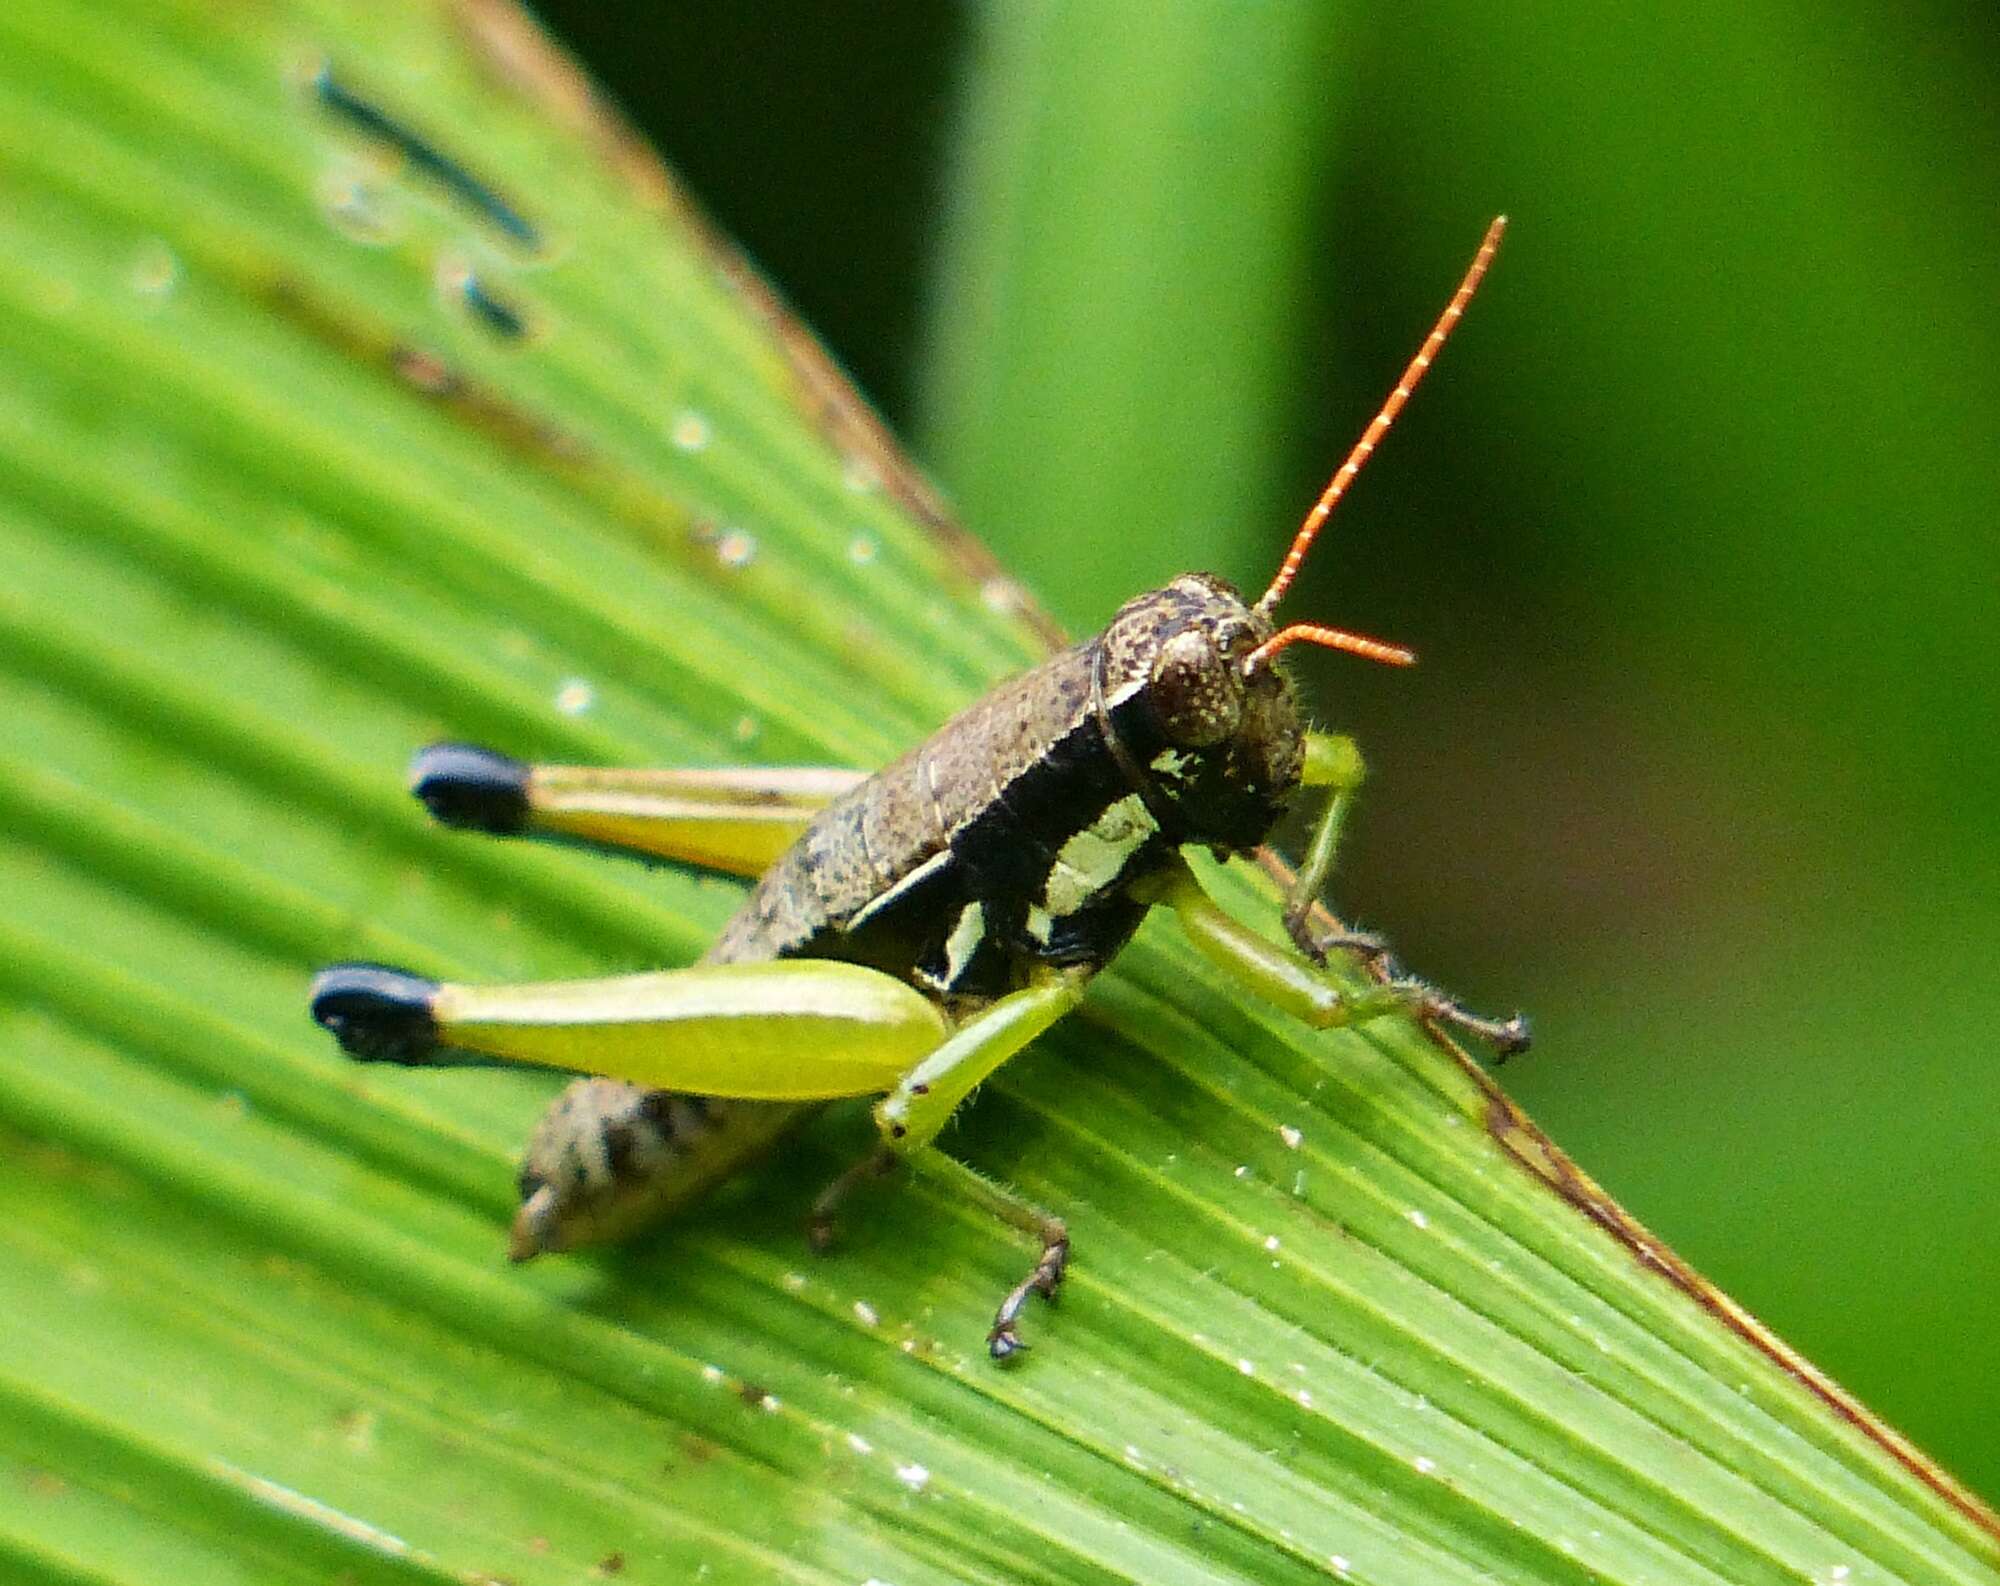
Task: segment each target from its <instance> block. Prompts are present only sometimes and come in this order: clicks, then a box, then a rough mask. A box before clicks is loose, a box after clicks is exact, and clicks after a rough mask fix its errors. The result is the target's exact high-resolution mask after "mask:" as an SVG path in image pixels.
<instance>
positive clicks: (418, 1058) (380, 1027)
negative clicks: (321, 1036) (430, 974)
mask: <svg viewBox="0 0 2000 1586" xmlns="http://www.w3.org/2000/svg"><path fill="white" fill-rule="evenodd" d="M437 993H438V983H437V982H436V981H435V980H426V979H424V977H423V976H421V975H412V974H409V973H407V972H406V971H404V970H401V969H391V968H390V967H388V966H387V965H386V964H332V965H329V966H328V967H327V968H325V969H322V970H321V971H320V972H319V973H318V974H317V975H315V976H314V977H313V983H312V1016H313V1018H314V1019H315V1020H316V1021H318V1023H320V1024H321V1025H323V1026H324V1027H325V1028H326V1029H327V1030H329V1031H331V1032H332V1034H333V1038H334V1039H335V1040H336V1041H338V1042H339V1043H340V1045H341V1049H342V1050H343V1051H345V1052H346V1053H347V1054H348V1055H349V1056H350V1057H358V1058H361V1059H363V1060H364V1061H367V1062H378V1063H421V1062H423V1061H424V1059H425V1058H427V1057H428V1056H429V1055H430V1054H431V1052H432V1051H433V1050H434V1049H435V1048H436V1046H437V1041H438V1029H437V1021H436V1019H434V1018H433V1017H432V1016H431V1006H432V1003H433V1002H434V1001H435V1000H436V997H437Z"/></svg>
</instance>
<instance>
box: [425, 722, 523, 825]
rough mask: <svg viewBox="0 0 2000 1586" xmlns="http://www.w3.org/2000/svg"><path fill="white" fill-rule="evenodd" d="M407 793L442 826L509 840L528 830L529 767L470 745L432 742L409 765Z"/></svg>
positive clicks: (510, 756) (492, 751)
mask: <svg viewBox="0 0 2000 1586" xmlns="http://www.w3.org/2000/svg"><path fill="white" fill-rule="evenodd" d="M410 791H411V792H412V793H414V794H416V796H417V797H418V798H419V799H420V800H422V801H423V805H424V808H426V809H427V810H429V811H430V812H431V814H432V815H433V816H434V817H435V818H436V819H437V821H438V823H439V824H440V825H443V826H452V827H456V828H458V829H459V830H461V831H473V832H491V833H494V834H495V835H497V836H501V837H511V836H514V835H516V834H518V833H520V832H523V831H525V830H526V829H527V825H528V767H527V766H526V765H525V764H524V763H523V762H521V761H519V760H516V759H515V758H514V757H513V756H512V755H505V754H500V753H499V752H497V751H496V750H492V749H482V748H480V747H479V746H478V745H476V744H469V743H434V744H432V745H431V746H430V747H429V748H428V749H424V750H422V751H420V752H419V753H418V755H417V757H416V759H415V760H413V761H411V762H410Z"/></svg>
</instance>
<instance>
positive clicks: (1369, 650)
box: [1243, 622, 1417, 673]
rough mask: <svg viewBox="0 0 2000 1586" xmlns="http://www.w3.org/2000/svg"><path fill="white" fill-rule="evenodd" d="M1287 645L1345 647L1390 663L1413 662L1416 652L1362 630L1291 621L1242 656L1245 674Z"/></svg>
mask: <svg viewBox="0 0 2000 1586" xmlns="http://www.w3.org/2000/svg"><path fill="white" fill-rule="evenodd" d="M1288 644H1317V645H1320V646H1321V647H1322V648H1325V649H1328V650H1345V651H1346V652H1347V653H1348V654H1349V655H1360V656H1366V657H1367V658H1368V659H1369V660H1371V661H1384V662H1387V663H1388V664H1389V665H1390V666H1415V665H1416V664H1417V652H1416V651H1415V650H1406V649H1404V648H1403V646H1402V645H1400V644H1388V643H1385V642H1384V641H1383V640H1381V639H1371V638H1369V637H1368V636H1367V635H1366V634H1363V633H1349V632H1348V631H1347V630H1346V629H1345V628H1322V627H1321V626H1320V625H1319V624H1318V623H1316V622H1295V623H1293V624H1292V625H1291V626H1290V627H1289V628H1280V629H1279V630H1278V631H1277V632H1276V633H1274V634H1272V635H1271V637H1270V638H1268V639H1266V640H1265V641H1264V642H1263V643H1262V644H1260V645H1258V646H1257V648H1256V649H1254V650H1252V651H1251V652H1250V653H1249V654H1248V655H1246V656H1245V657H1244V658H1243V670H1244V671H1245V672H1246V673H1249V672H1254V671H1256V670H1257V668H1258V667H1260V666H1268V665H1270V662H1271V657H1272V656H1274V655H1276V654H1277V653H1278V652H1279V651H1280V650H1282V649H1284V648H1285V646H1286V645H1288Z"/></svg>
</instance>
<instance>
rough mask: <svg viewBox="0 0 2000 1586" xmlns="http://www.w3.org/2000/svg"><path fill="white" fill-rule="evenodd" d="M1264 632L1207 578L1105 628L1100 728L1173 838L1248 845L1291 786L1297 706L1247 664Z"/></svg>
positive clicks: (1224, 588) (1267, 632) (1145, 600)
mask: <svg viewBox="0 0 2000 1586" xmlns="http://www.w3.org/2000/svg"><path fill="white" fill-rule="evenodd" d="M1272 632H1273V630H1272V626H1271V621H1270V619H1269V618H1268V617H1266V616H1264V615H1263V614H1262V613H1260V612H1258V611H1256V610H1254V609H1253V608H1252V607H1251V606H1250V605H1249V604H1248V603H1247V602H1246V601H1245V600H1244V599H1243V597H1242V596H1241V595H1239V594H1238V593H1237V592H1236V591H1235V590H1234V589H1232V588H1231V587H1230V586H1229V585H1228V584H1227V583H1225V582H1224V581H1223V580H1221V579H1220V578H1216V577H1213V576H1211V575H1209V574H1206V573H1190V574H1187V575H1185V576H1183V577H1181V578H1177V579H1175V580H1174V581H1173V582H1172V583H1170V584H1168V585H1167V586H1166V587H1165V588H1164V589H1157V590H1154V591H1152V592H1151V593H1149V594H1145V595H1141V596H1139V597H1138V598H1137V599H1136V600H1132V601H1129V602H1127V603H1126V604H1125V606H1124V607H1122V608H1121V609H1120V610H1119V612H1118V614H1117V615H1116V616H1115V617H1114V618H1112V620H1111V625H1110V627H1108V628H1107V629H1106V630H1105V633H1104V637H1103V640H1102V644H1103V656H1104V659H1103V671H1102V674H1101V676H1102V697H1103V699H1104V703H1105V709H1106V715H1107V718H1108V722H1109V725H1110V727H1111V730H1112V732H1113V733H1114V734H1115V736H1116V738H1117V740H1118V743H1119V746H1120V749H1121V750H1122V751H1123V753H1124V754H1125V756H1126V757H1127V758H1128V760H1129V762H1130V768H1131V770H1132V771H1133V772H1135V773H1136V774H1137V775H1138V776H1140V777H1141V778H1142V779H1143V780H1144V782H1145V784H1146V785H1147V788H1148V792H1149V795H1150V801H1151V802H1152V803H1153V804H1154V805H1155V806H1156V808H1158V809H1159V810H1160V811H1161V812H1162V813H1166V814H1169V815H1170V817H1171V825H1172V826H1173V827H1174V828H1177V829H1178V831H1179V832H1180V833H1181V834H1182V840H1184V841H1187V842H1198V843H1206V844H1208V845H1210V846H1213V847H1216V848H1222V849H1232V850H1233V849H1238V848H1254V847H1255V846H1256V845H1257V844H1258V843H1260V842H1262V841H1263V840H1264V837H1265V834H1266V833H1267V832H1268V831H1269V830H1270V828H1271V826H1272V824H1273V823H1274V822H1275V821H1276V820H1277V818H1278V815H1279V813H1280V812H1281V811H1282V810H1283V808H1284V805H1285V802H1286V800H1287V799H1288V798H1289V796H1290V794H1291V791H1292V789H1293V788H1294V787H1296V786H1297V785H1298V780H1299V772H1300V769H1301V767H1302V766H1303V764H1304V760H1305V726H1304V723H1303V721H1302V720H1301V718H1300V714H1299V708H1298V704H1297V702H1296V701H1295V699H1294V698H1293V695H1292V690H1291V687H1290V685H1289V684H1288V683H1287V682H1286V680H1285V678H1284V677H1283V676H1282V675H1281V674H1280V673H1279V672H1278V671H1277V670H1276V669H1274V668H1272V667H1270V666H1267V665H1255V666H1253V665H1252V664H1250V663H1251V658H1252V657H1253V656H1254V655H1255V654H1256V652H1257V648H1258V646H1259V645H1261V644H1264V643H1265V642H1267V641H1268V640H1269V639H1270V638H1271V637H1272Z"/></svg>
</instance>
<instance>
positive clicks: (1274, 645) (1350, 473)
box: [1251, 215, 1507, 665]
mask: <svg viewBox="0 0 2000 1586" xmlns="http://www.w3.org/2000/svg"><path fill="white" fill-rule="evenodd" d="M1506 229H1507V217H1506V216H1505V215H1496V216H1495V217H1494V219H1493V224H1492V225H1490V226H1488V227H1487V228H1486V237H1485V240H1484V241H1483V242H1481V243H1480V244H1479V251H1478V252H1477V253H1476V254H1474V255H1473V256H1472V263H1471V265H1470V266H1468V267H1467V269H1466V272H1465V279H1464V280H1462V281H1460V282H1459V283H1458V290H1457V291H1456V292H1454V293H1452V295H1451V301H1450V302H1449V303H1447V304H1446V305H1445V309H1444V312H1443V313H1442V314H1440V315H1439V316H1438V322H1437V324H1435V325H1433V326H1432V327H1431V333H1430V335H1428V336H1426V337H1425V338H1424V344H1423V346H1422V347H1420V348H1418V349H1417V355H1416V357H1414V358H1412V359H1411V360H1410V366H1409V367H1408V368H1407V369H1405V370H1404V371H1403V378H1402V379H1400V380H1398V381H1397V382H1396V389H1395V390H1393V391H1391V392H1390V393H1389V400H1388V401H1386V402H1384V403H1383V404H1382V411H1381V412H1380V413H1377V414H1376V415H1375V421H1374V422H1373V423H1372V424H1370V425H1369V426H1368V428H1367V429H1366V430H1364V431H1363V432H1362V436H1361V439H1360V440H1358V441H1356V442H1355V443H1354V450H1353V451H1351V452H1349V453H1348V454H1347V461H1346V462H1344V463H1342V464H1341V465H1340V468H1339V470H1338V472H1336V473H1335V474H1334V476H1333V478H1332V479H1331V480H1329V481H1328V483H1327V487H1326V489H1325V491H1324V492H1322V493H1321V495H1320V498H1319V500H1317V501H1315V502H1314V503H1313V509H1312V511H1310V512H1308V513H1307V514H1306V520H1305V522H1304V523H1302V524H1300V525H1299V532H1298V533H1297V534H1296V535H1294V536H1293V538H1292V548H1291V549H1290V550H1289V551H1287V552H1285V560H1284V563H1283V565H1282V566H1280V567H1279V569H1278V576H1277V577H1275V578H1273V579H1272V580H1271V587H1270V588H1269V589H1267V590H1265V591H1264V593H1263V595H1262V596H1261V597H1260V598H1259V600H1258V601H1257V606H1256V609H1257V610H1258V611H1260V612H1269V611H1270V610H1271V608H1272V607H1274V606H1276V605H1277V603H1278V602H1279V601H1280V600H1282V599H1283V598H1284V595H1285V591H1286V590H1288V589H1290V588H1291V587H1292V580H1293V579H1294V578H1296V577H1298V575H1299V568H1300V567H1301V566H1302V565H1304V563H1305V559H1306V552H1307V551H1309V550H1311V549H1312V542H1313V541H1314V539H1315V538H1317V537H1318V535H1319V531H1320V528H1321V527H1322V526H1323V525H1324V524H1325V522H1326V520H1327V519H1328V518H1329V517H1331V516H1332V515H1333V509H1334V507H1335V506H1337V505H1338V504H1339V501H1340V498H1341V497H1342V496H1344V495H1346V494H1347V487H1348V486H1349V485H1351V484H1353V483H1354V476H1355V475H1356V474H1358V473H1360V472H1361V465H1362V464H1363V463H1365V462H1367V461H1368V457H1369V454H1370V453H1371V452H1373V451H1374V450H1375V448H1376V446H1377V445H1378V444H1379V443H1380V441H1381V439H1382V436H1383V435H1384V434H1385V433H1386V432H1387V430H1388V428H1389V426H1390V425H1391V424H1393V423H1395V422H1396V415H1397V414H1398V413H1400V412H1402V411H1403V404H1404V403H1405V402H1407V401H1409V400H1410V393H1411V392H1412V391H1414V390H1416V388H1417V382H1418V381H1419V380H1421V379H1423V377H1424V371H1425V370H1427V369H1429V368H1430V366H1431V363H1432V361H1433V360H1434V359H1436V357H1437V355H1438V349H1439V348H1440V347H1442V346H1443V345H1444V341H1445V338H1446V337H1447V336H1449V335H1450V334H1451V330H1452V327H1453V326H1454V325H1456V324H1457V323H1458V321H1459V319H1460V317H1461V316H1462V315H1463V314H1464V313H1465V305H1466V304H1467V303H1468V302H1470V301H1471V300H1472V294H1473V293H1474V292H1476V291H1477V290H1478V289H1479V278H1480V277H1481V276H1483V275H1484V274H1485V273H1486V267H1487V265H1489V264H1491V263H1492V262H1493V255H1494V253H1495V252H1496V251H1497V250H1498V249H1499V247H1500V234H1501V232H1503V231H1505V230H1506ZM1338 632H1339V630H1338V629H1333V628H1314V627H1313V626H1312V625H1311V624H1309V623H1300V624H1299V625H1298V626H1297V627H1294V628H1287V629H1285V630H1284V631H1283V632H1282V633H1279V634H1278V635H1276V636H1275V637H1274V638H1271V639H1268V640H1266V641H1265V643H1264V644H1262V645H1261V646H1259V648H1258V649H1257V651H1256V653H1255V654H1254V655H1252V656H1251V662H1252V664H1259V661H1258V658H1259V657H1262V658H1263V659H1265V660H1268V659H1269V658H1270V657H1271V656H1272V655H1275V654H1277V652H1278V651H1279V650H1281V649H1283V648H1284V647H1285V646H1286V645H1287V644H1296V643H1299V642H1301V641H1303V642H1305V643H1308V644H1324V645H1327V646H1329V647H1330V648H1332V649H1337V650H1353V651H1354V652H1355V653H1356V654H1358V655H1373V656H1374V658H1375V659H1377V660H1396V659H1397V657H1398V656H1401V657H1407V659H1406V660H1399V661H1398V664H1399V665H1408V664H1409V661H1413V660H1415V659H1416V657H1415V656H1413V655H1411V654H1410V652H1409V651H1407V650H1398V649H1397V647H1396V646H1394V645H1383V644H1378V643H1377V642H1376V641H1375V640H1373V639H1367V640H1361V641H1360V642H1359V643H1356V644H1349V643H1345V642H1341V643H1336V642H1334V641H1333V640H1332V639H1329V638H1326V637H1323V635H1326V634H1334V633H1338ZM1356 637H1357V636H1356V635H1353V634H1346V635H1342V638H1343V640H1344V639H1354V638H1356ZM1391 651H1393V652H1395V654H1387V653H1380V652H1391Z"/></svg>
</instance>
